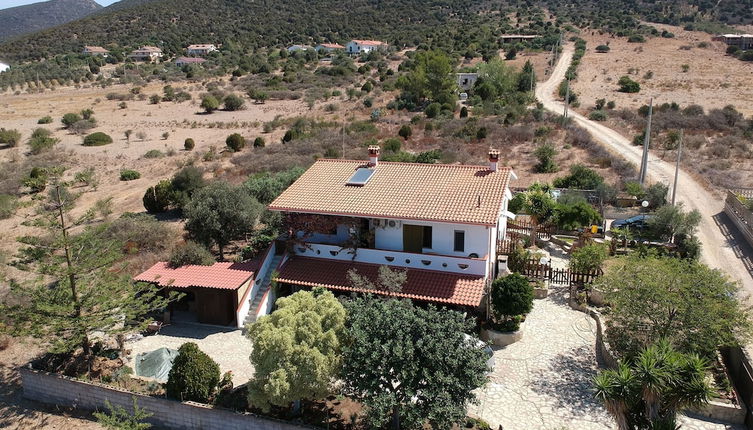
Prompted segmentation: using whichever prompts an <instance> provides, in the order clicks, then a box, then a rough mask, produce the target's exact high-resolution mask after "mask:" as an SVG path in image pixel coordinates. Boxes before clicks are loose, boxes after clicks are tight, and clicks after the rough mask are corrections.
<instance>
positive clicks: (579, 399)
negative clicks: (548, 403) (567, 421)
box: [531, 345, 603, 415]
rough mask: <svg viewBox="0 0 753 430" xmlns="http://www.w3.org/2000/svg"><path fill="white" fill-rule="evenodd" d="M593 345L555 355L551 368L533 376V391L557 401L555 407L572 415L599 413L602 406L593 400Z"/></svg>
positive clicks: (594, 372) (594, 373) (594, 360)
mask: <svg viewBox="0 0 753 430" xmlns="http://www.w3.org/2000/svg"><path fill="white" fill-rule="evenodd" d="M595 363H596V357H595V356H594V351H593V346H592V345H583V346H580V347H577V348H573V349H571V350H570V351H567V352H564V353H561V354H559V355H557V356H555V357H554V358H553V359H552V360H551V362H550V364H549V367H548V368H546V369H542V370H540V371H538V372H537V373H535V374H533V375H532V376H533V378H532V380H533V382H532V383H531V390H533V391H534V392H536V393H538V394H542V395H546V396H548V397H551V398H553V399H554V400H555V403H554V405H555V406H556V407H557V408H561V409H563V410H565V411H567V412H569V413H571V414H572V415H583V414H584V413H586V414H598V413H601V412H603V409H602V406H601V405H600V404H599V402H598V401H596V399H595V398H594V397H593V391H591V381H592V379H593V377H594V376H595V375H596V371H595Z"/></svg>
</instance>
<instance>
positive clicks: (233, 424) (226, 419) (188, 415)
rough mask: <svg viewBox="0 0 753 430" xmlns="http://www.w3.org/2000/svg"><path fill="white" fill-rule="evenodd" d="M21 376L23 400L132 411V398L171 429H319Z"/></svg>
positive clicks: (39, 375)
mask: <svg viewBox="0 0 753 430" xmlns="http://www.w3.org/2000/svg"><path fill="white" fill-rule="evenodd" d="M20 373H21V381H22V385H23V391H24V397H26V398H28V399H32V400H36V401H38V402H42V403H49V404H53V405H60V406H71V407H74V408H79V409H85V410H90V411H94V410H100V411H106V410H107V409H106V407H105V400H108V401H109V402H110V403H111V404H112V405H113V406H116V405H117V406H122V407H124V408H125V409H126V410H128V411H131V410H133V398H134V397H135V398H136V401H137V402H138V405H139V407H140V408H143V409H144V410H146V411H148V412H151V413H152V414H154V415H152V417H151V418H149V420H148V421H149V422H150V423H152V424H154V425H156V426H160V427H165V428H170V429H202V430H242V429H251V428H252V429H255V430H300V429H301V428H309V429H316V428H318V427H312V426H303V425H296V424H292V423H289V422H286V421H280V420H275V419H272V418H265V417H261V416H258V415H253V414H242V413H237V412H233V411H229V410H225V409H214V408H212V407H211V406H209V405H204V404H201V403H195V402H178V401H175V400H168V399H163V398H157V397H149V396H145V395H141V394H136V393H132V392H130V391H126V390H120V389H117V388H113V387H110V386H107V385H103V384H98V383H91V382H84V381H79V380H77V379H73V378H69V377H65V376H61V375H57V374H51V373H47V372H41V371H37V370H33V369H30V368H28V367H24V368H22V369H20Z"/></svg>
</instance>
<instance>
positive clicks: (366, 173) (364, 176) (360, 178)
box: [347, 167, 375, 186]
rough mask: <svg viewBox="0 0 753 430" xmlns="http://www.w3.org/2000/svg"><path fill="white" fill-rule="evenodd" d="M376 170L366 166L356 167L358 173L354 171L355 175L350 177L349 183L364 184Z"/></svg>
mask: <svg viewBox="0 0 753 430" xmlns="http://www.w3.org/2000/svg"><path fill="white" fill-rule="evenodd" d="M374 172H375V170H372V169H368V168H365V167H361V168H359V169H356V173H354V174H353V176H351V177H350V179H348V183H347V185H357V186H364V185H366V183H367V182H369V179H371V175H373V174H374Z"/></svg>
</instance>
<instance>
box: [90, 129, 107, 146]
mask: <svg viewBox="0 0 753 430" xmlns="http://www.w3.org/2000/svg"><path fill="white" fill-rule="evenodd" d="M110 143H112V137H110V136H109V135H107V134H105V133H102V132H101V131H98V132H96V133H92V134H90V135H88V136H86V137H85V138H84V146H102V145H108V144H110Z"/></svg>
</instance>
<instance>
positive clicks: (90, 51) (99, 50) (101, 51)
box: [81, 46, 110, 57]
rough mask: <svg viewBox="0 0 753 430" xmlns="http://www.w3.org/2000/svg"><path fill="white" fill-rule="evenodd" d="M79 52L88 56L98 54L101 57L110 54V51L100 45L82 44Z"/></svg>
mask: <svg viewBox="0 0 753 430" xmlns="http://www.w3.org/2000/svg"><path fill="white" fill-rule="evenodd" d="M81 53H82V54H84V55H90V56H95V55H99V56H101V57H107V56H108V55H109V54H110V51H108V50H107V49H105V48H103V47H101V46H84V50H83V51H81Z"/></svg>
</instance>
